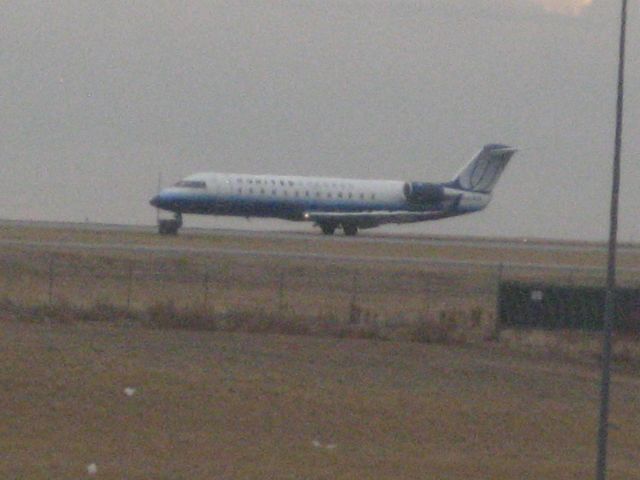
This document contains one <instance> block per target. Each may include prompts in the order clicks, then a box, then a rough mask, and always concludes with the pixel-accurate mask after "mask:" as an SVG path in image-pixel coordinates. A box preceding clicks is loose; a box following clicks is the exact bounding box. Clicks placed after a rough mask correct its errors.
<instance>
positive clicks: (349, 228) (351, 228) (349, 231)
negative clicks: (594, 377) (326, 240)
mask: <svg viewBox="0 0 640 480" xmlns="http://www.w3.org/2000/svg"><path fill="white" fill-rule="evenodd" d="M337 227H338V225H336V224H335V223H321V224H320V229H321V230H322V233H324V234H325V235H333V234H334V233H335V231H336V228H337ZM342 230H343V231H344V234H345V235H346V236H348V237H352V236H354V235H356V234H357V233H358V226H357V225H352V224H346V225H342Z"/></svg>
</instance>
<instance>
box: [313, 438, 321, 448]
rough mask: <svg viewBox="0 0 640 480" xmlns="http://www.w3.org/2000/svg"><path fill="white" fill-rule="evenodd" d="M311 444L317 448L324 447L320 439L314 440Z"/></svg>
mask: <svg viewBox="0 0 640 480" xmlns="http://www.w3.org/2000/svg"><path fill="white" fill-rule="evenodd" d="M311 444H312V445H313V446H314V447H316V448H322V443H320V441H319V440H314V441H313V442H311Z"/></svg>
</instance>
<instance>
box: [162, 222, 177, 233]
mask: <svg viewBox="0 0 640 480" xmlns="http://www.w3.org/2000/svg"><path fill="white" fill-rule="evenodd" d="M179 229H180V222H178V221H177V220H160V221H159V222H158V233H159V234H160V235H177V234H178V230H179Z"/></svg>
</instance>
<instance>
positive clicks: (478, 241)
mask: <svg viewBox="0 0 640 480" xmlns="http://www.w3.org/2000/svg"><path fill="white" fill-rule="evenodd" d="M1 227H17V228H43V229H61V230H70V231H79V232H113V233H117V232H128V233H147V234H156V233H157V227H156V226H155V225H119V224H106V223H86V222H85V223H81V222H33V221H22V220H2V219H0V228H1ZM180 233H181V234H182V235H197V236H217V237H225V238H234V237H241V238H255V239H269V240H278V239H280V240H300V239H312V240H314V241H318V242H321V241H327V242H350V243H351V242H360V243H374V244H397V245H403V244H412V245H416V244H419V245H424V246H444V247H468V246H473V247H474V248H482V247H486V248H491V249H500V248H508V249H511V250H513V249H516V250H524V251H527V250H529V251H546V252H599V253H606V251H607V244H606V243H605V242H582V241H569V240H548V239H538V238H487V237H475V236H464V237H459V236H445V235H443V236H434V235H415V234H396V233H393V234H390V233H386V232H380V231H378V230H363V231H360V232H359V234H358V235H357V237H355V238H353V237H344V236H342V235H340V234H337V235H332V236H324V235H322V234H321V233H320V232H319V231H318V230H317V229H310V230H309V231H293V230H292V231H287V230H248V229H247V230H245V229H231V228H215V229H211V228H197V227H196V228H193V227H183V228H182V229H181V230H180ZM618 249H619V251H621V252H638V253H639V254H640V245H638V244H628V243H624V244H619V245H618Z"/></svg>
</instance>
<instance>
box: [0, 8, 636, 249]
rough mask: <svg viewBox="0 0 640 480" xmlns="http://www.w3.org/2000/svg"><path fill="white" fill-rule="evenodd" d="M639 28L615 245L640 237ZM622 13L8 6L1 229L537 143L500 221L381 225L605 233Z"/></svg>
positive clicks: (499, 210)
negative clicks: (179, 189) (494, 145)
mask: <svg viewBox="0 0 640 480" xmlns="http://www.w3.org/2000/svg"><path fill="white" fill-rule="evenodd" d="M629 14H630V18H629V26H628V28H629V31H628V64H627V96H626V105H625V108H626V111H625V115H626V117H625V121H626V124H625V142H624V152H623V162H624V166H623V185H622V198H621V225H620V235H621V238H622V239H623V240H629V239H635V240H640V214H639V213H638V211H639V208H638V207H639V205H640V164H639V162H638V159H639V158H640V108H639V107H640V93H639V92H638V85H640V57H639V55H638V50H637V46H638V45H640V21H639V16H640V8H639V2H636V1H631V2H630V3H629ZM618 16H619V1H617V0H616V1H613V0H594V1H593V2H589V1H588V0H456V1H455V2H453V1H451V0H411V1H409V0H406V1H403V0H397V1H393V0H386V1H385V0H371V1H365V0H360V1H355V0H354V1H348V0H344V1H324V2H321V1H296V2H293V1H286V2H285V1H281V2H275V1H260V2H254V1H226V2H225V1H217V2H214V1H195V0H193V1H181V2H178V1H170V0H164V1H161V0H155V1H144V0H141V1H136V2H120V1H111V0H96V1H91V0H82V1H80V0H78V1H55V2H54V1H43V0H37V1H29V0H20V1H4V2H1V3H0V19H1V20H0V45H2V48H1V49H0V72H1V73H0V105H1V107H2V109H1V112H2V114H1V115H2V116H1V117H0V119H1V128H0V131H1V133H2V136H1V140H0V166H1V170H0V173H1V174H0V218H11V219H37V220H68V221H83V220H84V219H85V218H88V219H89V220H91V221H98V222H114V223H127V224H150V223H153V222H154V221H155V212H154V210H153V209H152V208H151V207H150V206H149V205H148V199H149V197H150V196H151V195H152V194H153V193H154V191H155V190H156V183H157V177H158V172H159V171H162V175H163V177H164V181H165V184H168V183H173V182H174V181H175V180H177V179H178V178H179V177H181V176H183V175H186V174H189V173H194V172H196V171H222V172H242V173H279V174H297V175H326V176H344V177H355V178H394V179H401V180H409V179H412V180H421V179H422V180H428V181H439V180H448V179H450V178H451V177H452V176H453V175H454V174H455V173H456V172H457V170H458V169H459V168H460V167H461V166H462V164H464V163H465V162H466V161H468V160H469V159H470V157H471V156H472V155H473V154H475V153H476V151H477V150H478V149H479V148H480V147H481V146H482V145H483V144H485V143H491V142H503V143H508V144H512V145H514V146H517V147H521V148H523V151H522V152H520V153H519V154H518V155H517V156H516V157H515V158H514V160H513V162H512V163H511V165H510V166H509V169H508V170H507V172H506V174H505V175H504V177H503V178H502V179H501V181H500V183H499V184H498V187H497V188H496V190H495V196H494V201H493V203H492V204H491V205H490V206H489V208H488V209H487V210H486V211H484V212H482V213H480V214H474V215H469V216H467V217H461V218H458V219H450V220H443V221H439V222H430V223H429V222H428V223H423V224H418V225H415V226H402V227H390V226H387V227H383V228H384V230H385V231H392V230H393V229H397V230H399V231H402V232H425V233H441V234H472V235H500V236H517V237H520V236H522V237H552V238H568V239H584V238H587V239H604V238H606V234H607V231H608V223H607V222H608V220H607V216H608V209H609V193H608V192H609V189H610V183H611V173H610V171H611V159H612V154H613V128H614V113H615V86H616V67H617V41H618ZM192 218H193V217H191V218H187V223H188V224H200V225H216V224H219V225H225V226H229V225H231V226H248V227H250V228H282V227H285V228H291V227H292V226H293V227H294V228H296V226H295V224H288V223H283V222H279V221H252V222H251V223H247V221H246V220H242V219H238V220H233V221H231V220H228V219H224V220H221V219H216V218H213V219H206V220H204V221H202V220H200V221H196V220H192ZM304 228H307V229H310V226H309V225H305V226H304Z"/></svg>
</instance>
